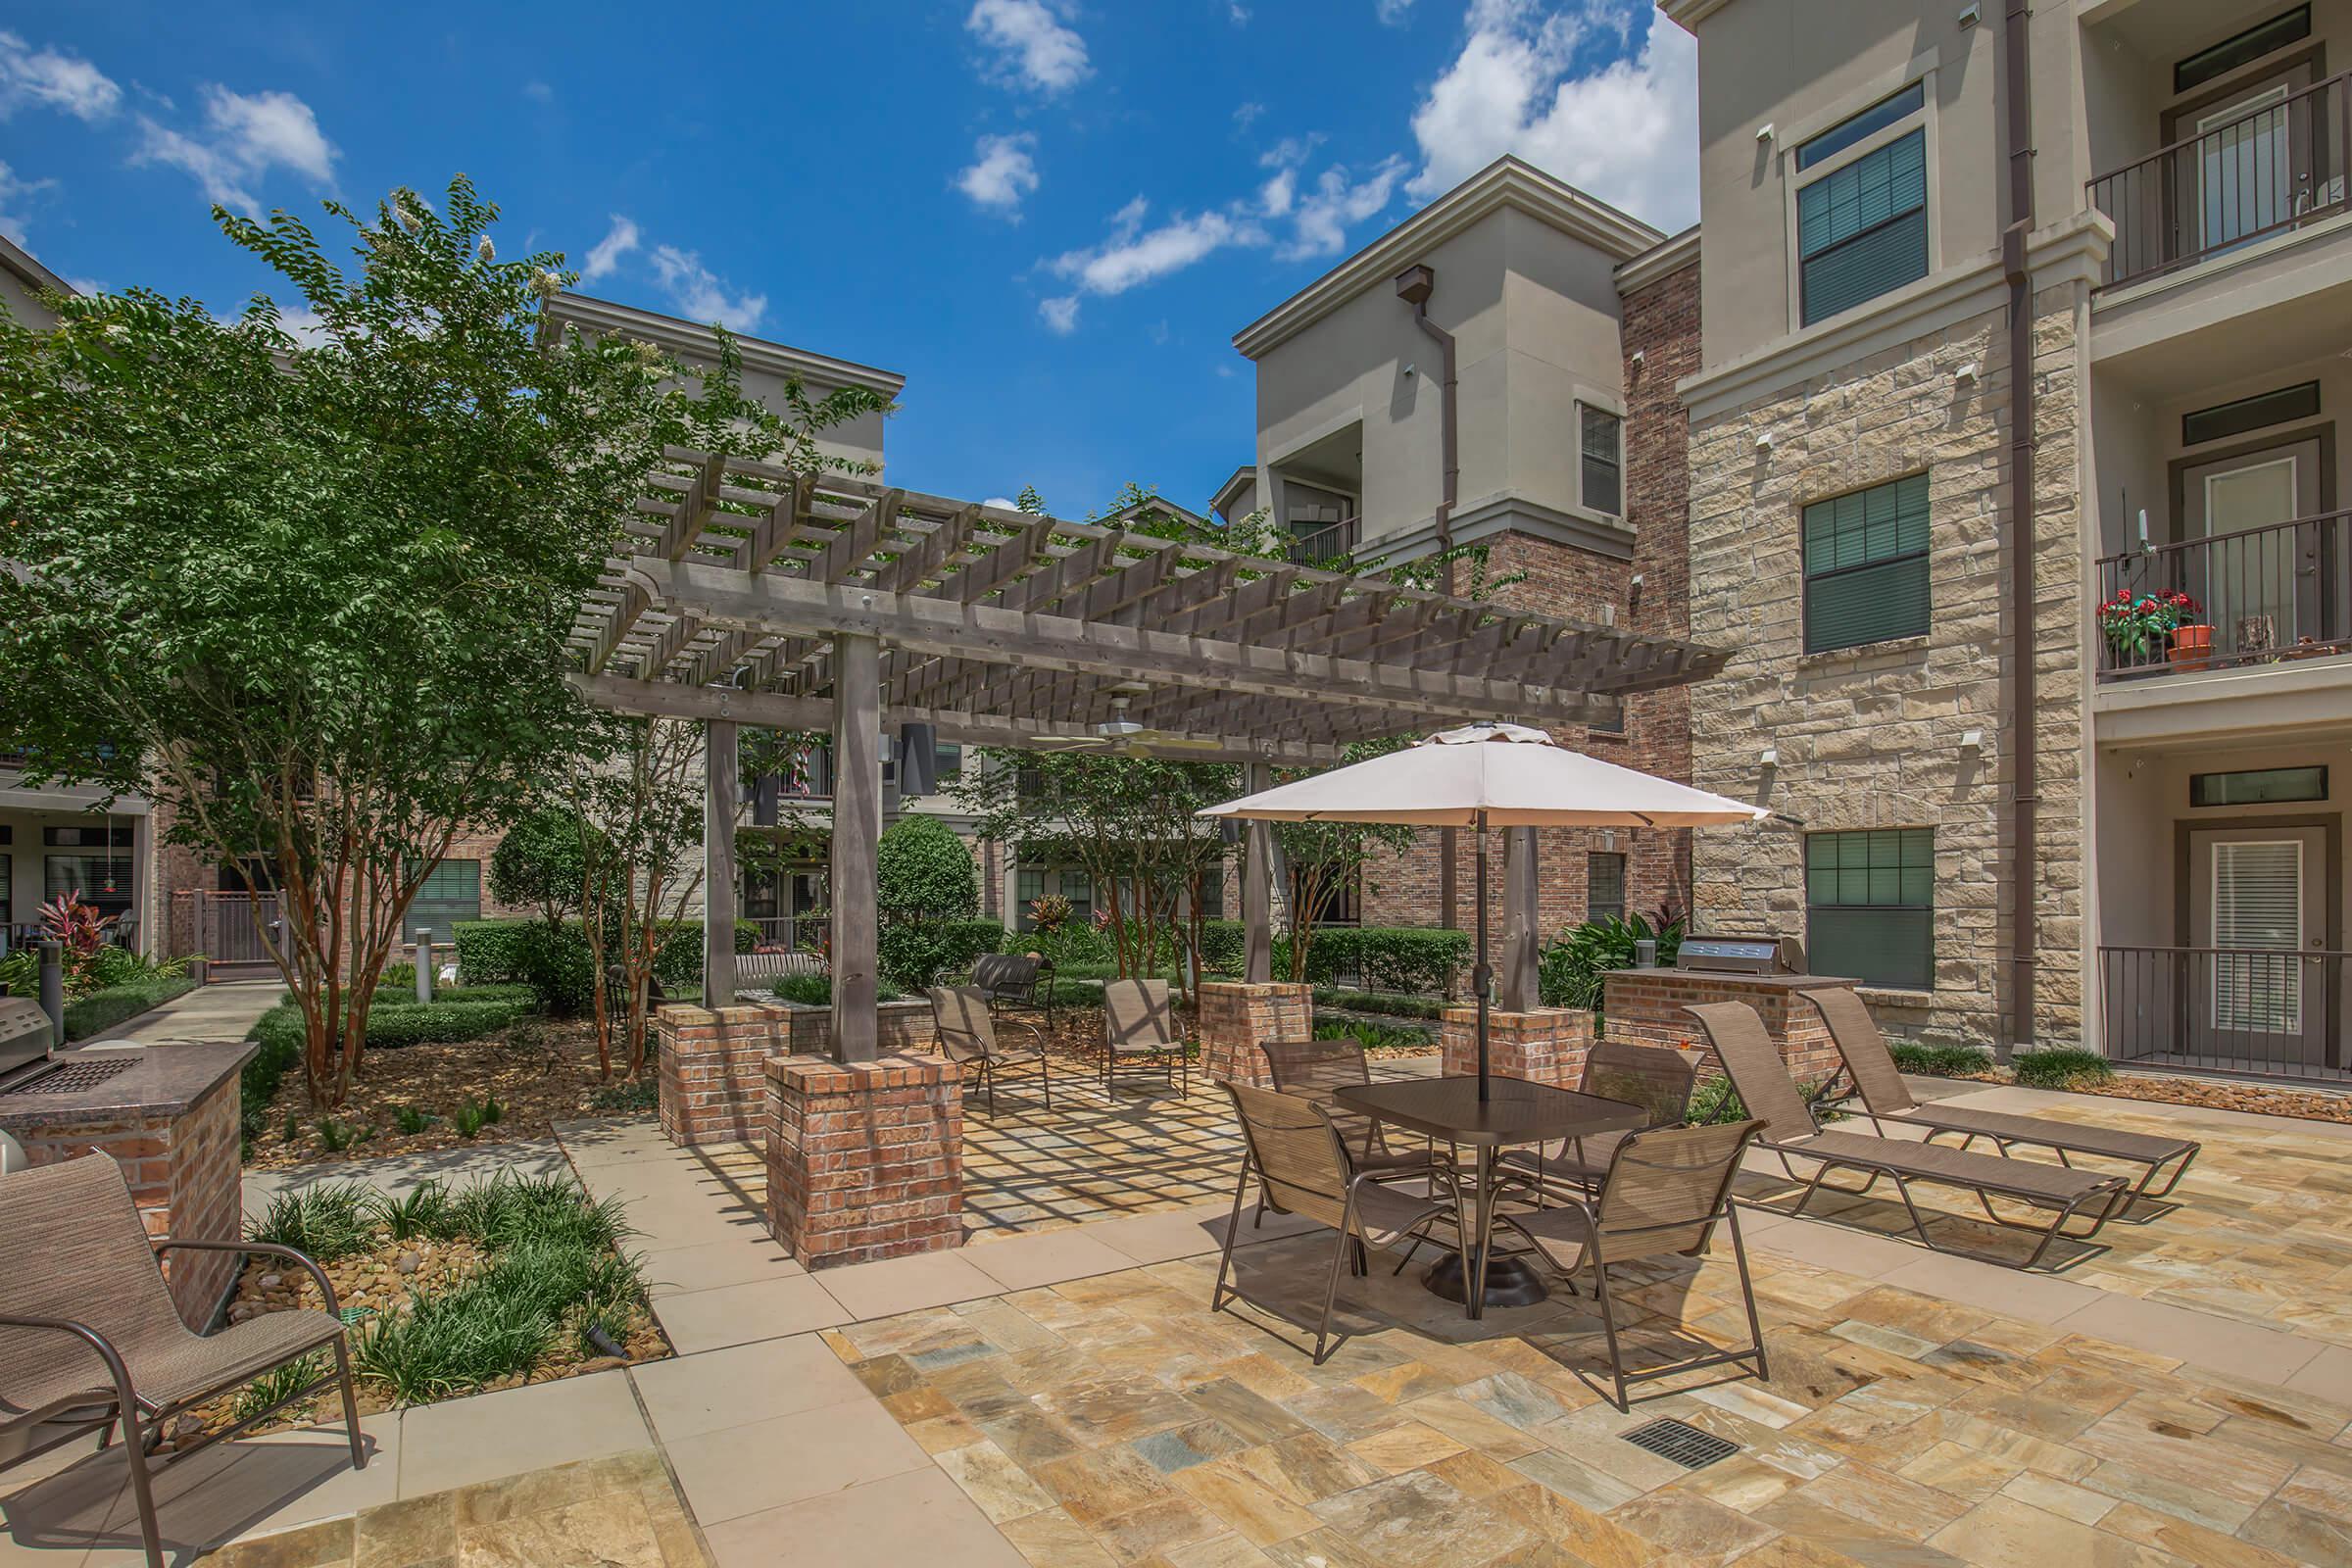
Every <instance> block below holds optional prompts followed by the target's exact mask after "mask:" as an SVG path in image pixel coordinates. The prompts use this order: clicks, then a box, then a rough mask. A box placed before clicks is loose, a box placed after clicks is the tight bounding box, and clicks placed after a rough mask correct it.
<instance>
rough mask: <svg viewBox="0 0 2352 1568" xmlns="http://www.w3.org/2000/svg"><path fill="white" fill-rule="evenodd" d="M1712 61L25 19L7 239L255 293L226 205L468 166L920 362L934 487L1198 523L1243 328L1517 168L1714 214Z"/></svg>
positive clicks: (512, 25)
mask: <svg viewBox="0 0 2352 1568" xmlns="http://www.w3.org/2000/svg"><path fill="white" fill-rule="evenodd" d="M1286 62H1295V63H1296V64H1285V63H1286ZM1694 80H1695V65H1694V52H1693V50H1692V48H1691V43H1690V40H1689V39H1688V38H1687V37H1686V36H1685V35H1684V34H1683V33H1682V32H1681V31H1680V30H1679V29H1677V28H1675V27H1674V26H1673V25H1670V24H1667V23H1665V22H1663V21H1662V20H1658V21H1653V17H1652V13H1651V12H1650V10H1649V7H1648V4H1647V0H1565V3H1555V4H1541V3H1537V0H1470V3H1469V4H1467V5H1466V6H1465V4H1464V3H1463V0H864V3H853V4H836V5H827V6H819V5H815V4H810V3H809V0H783V3H770V4H766V5H750V6H696V5H688V4H675V5H670V6H665V7H659V8H648V7H645V6H643V5H630V6H616V5H613V6H608V5H598V4H587V3H578V0H575V3H572V4H566V5H563V6H560V7H559V6H555V5H551V4H546V3H544V0H531V3H524V4H512V5H496V4H490V5H484V4H479V3H476V4H472V5H467V6H447V5H433V4H417V5H401V6H368V7H323V6H317V5H303V6H284V7H279V6H267V5H221V4H199V5H187V4H178V5H170V6H167V5H157V4H140V5H130V4H105V3H78V4H76V5H73V6H71V7H57V6H45V7H40V8H37V9H36V8H32V7H28V6H25V5H22V4H16V3H0V231H5V232H7V233H8V234H10V235H11V236H12V237H15V238H17V239H18V240H19V241H20V242H21V243H23V244H25V246H26V247H27V248H28V249H30V250H31V251H32V252H33V253H34V254H35V255H37V256H39V257H40V258H41V260H42V261H43V262H45V263H46V264H48V266H49V267H50V268H52V269H53V270H56V271H57V272H59V273H60V274H62V275H64V276H66V277H68V278H70V279H73V280H74V281H75V282H77V283H90V284H96V285H98V286H102V287H108V288H123V287H127V286H129V285H132V284H143V285H146V286H149V287H153V288H157V289H160V290H162V291H164V292H166V293H168V294H173V295H180V294H192V295H194V296H196V297H198V298H200V299H203V300H204V301H206V302H207V303H208V304H210V305H211V306H213V307H214V308H215V309H216V310H220V311H222V312H224V313H226V312H233V311H234V310H236V309H237V308H239V307H240V306H241V304H242V302H243V301H244V300H245V298H246V297H248V296H249V295H251V294H252V293H253V292H254V291H255V290H257V289H264V288H268V287H269V286H270V282H271V278H270V274H268V273H267V272H266V271H264V270H262V269H261V268H259V267H258V266H256V265H254V264H252V263H250V262H249V261H248V260H246V259H245V258H244V257H243V256H242V255H241V254H240V253H238V252H236V251H234V250H233V249H232V248H231V247H230V246H229V245H228V244H227V243H226V242H225V241H224V240H222V239H221V237H220V236H219V234H218V233H217V231H215V229H214V228H213V226H212V223H211V220H210V218H209V215H208V206H209V203H210V202H212V201H216V200H217V201H221V202H223V203H225V204H227V205H229V206H231V207H235V208H239V209H244V210H249V211H267V210H269V209H271V208H276V207H284V208H287V209H289V210H291V211H294V212H296V213H299V214H302V215H304V216H306V217H310V218H314V219H316V218H318V217H319V211H318V203H319V200H320V199H322V198H325V197H330V196H331V197H339V198H340V199H342V200H344V201H346V202H350V203H353V204H364V203H366V204H371V203H373V202H374V201H376V200H377V199H379V198H380V197H381V196H382V195H383V194H384V193H385V192H386V191H388V190H389V189H391V188H392V187H393V186H395V185H399V184H408V185H413V186H416V187H417V188H418V189H421V190H423V191H425V192H426V193H427V194H428V195H429V194H431V193H432V192H434V191H435V190H437V189H439V188H440V187H441V186H443V185H445V184H446V183H447V182H448V179H449V177H450V175H451V174H452V173H453V172H457V171H461V170H462V171H464V172H466V173H468V174H470V175H471V176H473V178H474V180H475V182H476V184H477V185H478V186H479V187H480V189H481V190H482V191H483V192H484V193H485V194H486V195H488V196H489V197H491V198H492V199H493V200H495V201H497V202H498V203H499V204H500V206H501V208H502V209H503V211H504V214H505V221H504V223H503V224H502V230H503V231H502V234H501V236H500V245H501V250H502V252H503V253H504V254H507V255H514V254H516V251H517V248H518V247H527V248H539V247H547V248H553V249H561V250H563V251H564V252H566V253H567V254H568V255H569V257H570V263H571V265H572V266H573V267H575V268H581V269H583V270H587V271H588V272H589V273H590V274H591V279H590V281H588V282H587V283H585V284H584V285H583V286H584V287H585V288H586V289H587V290H588V291H590V292H593V293H597V294H601V295H604V296H606V297H609V298H613V299H618V300H622V301H625V302H628V303H631V304H636V305H642V306H646V307H649V308H652V309H656V310H662V311H665V312H669V313H672V314H677V315H684V316H691V317H695V318H698V319H714V318H715V319H724V320H726V321H727V322H728V323H729V324H730V325H733V326H736V327H738V328H740V329H742V330H745V331H750V332H755V333H757V334H758V335H760V336H762V337H769V338H775V339H778V340H780V341H783V342H787V343H791V344H795V345H797V346H800V347H805V348H809V349H812V350H816V351H818V352H821V353H826V354H833V355H838V356H841V357H843V358H847V359H853V360H859V361H863V362H865V363H868V364H873V365H879V366H883V367H885V368H890V369H893V370H898V371H901V372H903V373H905V374H906V375H907V391H906V395H905V398H904V400H903V408H902V410H901V412H900V413H899V415H898V416H897V417H895V419H894V421H893V423H892V426H891V430H890V435H889V445H888V452H889V460H890V473H891V477H892V478H893V479H894V480H895V481H896V482H898V483H900V484H903V485H907V486H909V487H912V488H920V489H925V490H933V491H938V492H944V493H947V494H951V495H962V496H973V497H981V498H987V497H996V496H1005V495H1010V494H1012V493H1013V492H1014V491H1016V490H1017V489H1018V488H1019V487H1020V486H1021V485H1022V484H1024V483H1031V484H1035V485H1036V486H1037V487H1038V488H1039V489H1040V490H1041V491H1042V492H1043V493H1044V495H1045V497H1046V500H1047V502H1048V504H1049V505H1050V506H1051V507H1052V508H1053V509H1054V511H1055V512H1057V513H1061V514H1063V515H1083V514H1085V513H1086V512H1088V511H1090V510H1092V509H1095V508H1097V507H1100V506H1101V505H1103V503H1104V502H1105V501H1106V500H1107V499H1108V498H1109V497H1110V496H1111V495H1112V494H1113V493H1114V492H1115V491H1116V489H1117V488H1118V486H1119V485H1120V484H1121V483H1123V482H1125V481H1127V480H1130V479H1133V480H1138V481H1141V482H1145V483H1150V484H1155V485H1157V486H1158V488H1159V489H1160V491H1161V492H1162V493H1163V494H1165V495H1167V496H1169V497H1170V498H1171V499H1174V500H1177V501H1181V502H1183V503H1185V504H1187V505H1190V506H1196V507H1199V506H1201V505H1203V504H1204V502H1205V500H1206V497H1207V495H1208V493H1209V492H1210V490H1212V489H1213V488H1214V486H1215V485H1216V484H1217V483H1218V482H1219V481H1220V480H1221V479H1222V478H1223V477H1224V476H1225V475H1226V474H1227V473H1229V472H1230V471H1231V470H1232V468H1233V466H1235V465H1236V464H1237V463H1241V462H1245V461H1248V460H1249V459H1250V457H1251V450H1250V448H1251V441H1252V432H1253V430H1254V427H1255V425H1254V418H1253V414H1252V410H1253V392H1252V381H1251V370H1250V366H1249V364H1248V362H1246V361H1244V360H1242V359H1241V358H1240V356H1238V355H1237V354H1235V353H1234V351H1233V347H1232V344H1231V341H1230V340H1231V337H1232V334H1233V333H1234V331H1235V330H1237V329H1238V328H1240V327H1241V326H1243V325H1244V324H1246V323H1247V322H1249V321H1250V320H1251V319H1254V318H1255V317H1257V316H1258V315H1260V314H1261V313H1262V312H1264V311H1265V310H1266V309H1268V308H1269V307H1271V306H1273V305H1274V304H1276V303H1277V302H1279V301H1280V300H1282V299H1283V298H1284V297H1286V296H1287V295H1289V294H1290V293H1292V292H1293V291H1295V290H1296V289H1298V288H1299V286H1301V285H1302V284H1304V283H1306V282H1307V281H1309V280H1311V279H1312V278H1314V277H1315V276H1316V275H1318V274H1319V273H1321V272H1322V271H1324V270H1326V269H1328V268H1329V267H1330V266H1331V265H1332V264H1333V263H1335V262H1336V261H1338V260H1339V259H1340V258H1342V257H1343V256H1345V255H1347V254H1348V252H1351V251H1353V250H1355V249H1357V248H1358V247H1360V246H1361V245H1363V244H1364V243H1366V242H1367V241H1369V240H1370V239H1372V238H1373V237H1375V236H1377V235H1378V234H1379V233H1381V232H1382V231H1383V230H1385V229H1387V228H1389V227H1391V226H1393V225H1394V224H1395V223H1396V222H1397V221H1400V220H1401V219H1403V218H1405V217H1407V216H1409V215H1410V214H1411V213H1412V212H1413V211H1414V210H1415V209H1416V208H1418V207H1419V206H1421V205H1423V204H1424V203H1426V202H1427V201H1428V200H1429V199H1431V198H1432V197H1434V196H1436V195H1438V194H1441V193H1443V192H1444V191H1445V190H1446V188H1448V187H1449V186H1451V185H1452V184H1453V183H1454V182H1456V181H1457V180H1459V179H1461V178H1462V177H1464V176H1465V175H1467V174H1469V173H1471V172H1475V171H1476V170H1478V169H1479V168H1481V167H1483V166H1484V165H1485V164H1487V163H1488V162H1490V161H1491V160H1492V159H1494V158H1495V157H1496V156H1498V155H1499V154H1501V153H1503V152H1506V151H1510V152H1517V153H1519V154H1520V155H1521V156H1523V157H1526V158H1529V159H1530V160H1531V161H1533V162H1535V163H1537V164H1539V165H1541V166H1542V167H1544V168H1546V169H1549V170H1550V171H1552V172H1554V173H1557V174H1559V175H1560V176H1561V177H1562V178H1565V179H1568V180H1570V181H1572V182H1574V183H1576V184H1579V185H1581V186H1583V187H1584V188H1586V189H1588V190H1591V191H1593V193H1594V194H1596V195H1599V196H1602V197H1604V198H1606V199H1608V200H1611V201H1614V202H1616V203H1617V204H1619V205H1620V206H1623V207H1625V208H1627V209H1628V210H1629V211H1631V212H1633V213H1635V214H1636V215H1637V216H1639V217H1641V218H1643V219H1646V220H1647V221H1650V222H1653V223H1656V224H1658V225H1659V226H1661V227H1663V228H1667V229H1674V228H1679V227H1681V226H1683V225H1684V224H1686V223H1688V222H1691V221H1693V220H1694V218H1695V217H1696V196H1695V191H1694V188H1693V184H1692V181H1693V178H1694V173H1695V164H1696V150H1695V144H1696V130H1695V118H1694V109H1693V104H1694V98H1695V90H1694Z"/></svg>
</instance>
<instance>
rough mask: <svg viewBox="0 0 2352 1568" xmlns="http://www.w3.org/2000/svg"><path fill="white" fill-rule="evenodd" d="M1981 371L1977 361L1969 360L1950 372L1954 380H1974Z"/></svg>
mask: <svg viewBox="0 0 2352 1568" xmlns="http://www.w3.org/2000/svg"><path fill="white" fill-rule="evenodd" d="M1981 373H1982V372H1981V370H1980V368H1979V367H1978V365H1977V362H1976V361H1974V360H1971V361H1969V362H1968V363H1967V364H1966V365H1963V366H1962V367H1960V368H1958V369H1957V370H1954V371H1953V372H1952V379H1953V380H1955V381H1974V380H1977V379H1978V378H1979V376H1980V375H1981Z"/></svg>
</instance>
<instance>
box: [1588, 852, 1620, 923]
mask: <svg viewBox="0 0 2352 1568" xmlns="http://www.w3.org/2000/svg"><path fill="white" fill-rule="evenodd" d="M1624 913H1625V857H1624V856H1622V855H1605V854H1602V853H1600V852H1598V851H1595V852H1594V853H1593V854H1591V855H1588V856H1586V857H1585V918H1586V919H1588V920H1597V919H1599V918H1600V917H1601V916H1602V915H1604V914H1614V915H1619V916H1622V915H1623V914H1624Z"/></svg>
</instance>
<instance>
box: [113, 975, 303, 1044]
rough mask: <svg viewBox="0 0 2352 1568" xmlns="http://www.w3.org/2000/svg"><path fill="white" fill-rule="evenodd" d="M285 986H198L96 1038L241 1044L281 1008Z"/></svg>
mask: <svg viewBox="0 0 2352 1568" xmlns="http://www.w3.org/2000/svg"><path fill="white" fill-rule="evenodd" d="M285 989H286V988H285V987H284V986H283V985H281V984H279V983H278V982H277V981H276V980H274V979H271V980H230V981H224V982H223V983H221V984H220V985H214V986H198V987H197V988H196V989H195V990H193V991H191V992H189V993H188V994H187V995H186V996H183V997H174V998H172V1000H171V1001H170V1002H167V1003H165V1004H164V1005H162V1006H160V1007H157V1008H155V1009H154V1010H152V1011H149V1012H142V1013H140V1014H139V1015H138V1016H137V1017H135V1018H126V1019H124V1020H123V1022H121V1023H119V1024H117V1025H115V1027H114V1028H112V1029H109V1030H107V1031H106V1032H105V1033H103V1034H99V1035H94V1036H92V1037H91V1039H92V1040H93V1041H95V1040H131V1041H136V1042H137V1043H138V1044H140V1045H142V1046H160V1045H169V1044H172V1043H173V1042H175V1041H183V1040H242V1039H244V1038H245V1036H246V1034H247V1032H248V1031H250V1030H251V1029H252V1028H253V1022H254V1020H255V1019H256V1018H259V1017H260V1016H261V1015H262V1014H263V1013H265V1012H268V1011H269V1010H270V1008H271V1007H274V1006H276V1005H277V999H278V998H279V997H280V996H282V995H284V993H285Z"/></svg>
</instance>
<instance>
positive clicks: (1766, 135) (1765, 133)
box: [1756, 120, 1772, 141]
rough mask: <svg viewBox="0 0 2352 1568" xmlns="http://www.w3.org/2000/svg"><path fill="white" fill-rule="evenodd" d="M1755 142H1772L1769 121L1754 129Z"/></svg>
mask: <svg viewBox="0 0 2352 1568" xmlns="http://www.w3.org/2000/svg"><path fill="white" fill-rule="evenodd" d="M1756 140H1758V141H1770V140H1772V122H1771V121H1769V120H1767V121H1766V122H1764V123H1762V124H1761V125H1758V126H1757V127H1756Z"/></svg>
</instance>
